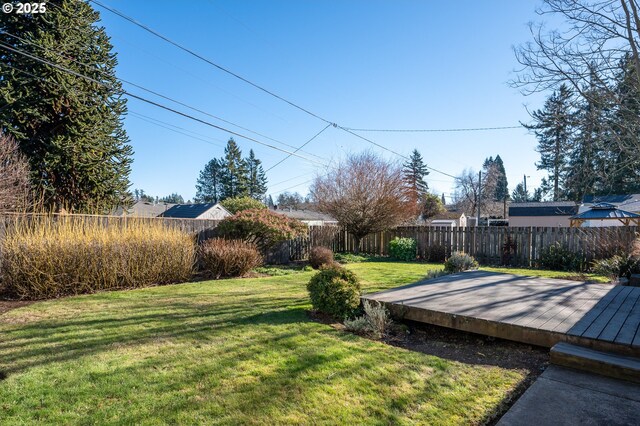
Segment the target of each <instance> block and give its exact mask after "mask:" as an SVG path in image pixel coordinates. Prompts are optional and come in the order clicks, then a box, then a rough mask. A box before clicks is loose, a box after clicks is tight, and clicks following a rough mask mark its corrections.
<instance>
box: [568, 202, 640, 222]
mask: <svg viewBox="0 0 640 426" xmlns="http://www.w3.org/2000/svg"><path fill="white" fill-rule="evenodd" d="M624 218H640V214H636V213H631V212H628V211H626V210H621V209H619V208H617V207H616V206H615V205H613V204H610V203H597V204H594V205H593V206H592V207H591V208H590V209H589V210H587V211H585V212H582V213H580V214H577V215H575V216H572V217H571V219H583V220H591V219H624Z"/></svg>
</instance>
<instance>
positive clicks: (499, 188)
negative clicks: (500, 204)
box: [493, 155, 509, 201]
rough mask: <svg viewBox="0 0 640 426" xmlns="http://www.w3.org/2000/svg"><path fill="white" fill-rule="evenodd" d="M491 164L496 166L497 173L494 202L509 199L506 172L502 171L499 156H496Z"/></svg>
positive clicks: (502, 167) (501, 162)
mask: <svg viewBox="0 0 640 426" xmlns="http://www.w3.org/2000/svg"><path fill="white" fill-rule="evenodd" d="M493 163H494V164H495V165H496V170H497V172H498V176H497V181H496V195H495V200H496V201H503V200H505V199H507V198H509V182H508V181H507V171H506V170H505V169H504V162H503V161H502V158H500V156H499V155H496V158H495V159H494V160H493Z"/></svg>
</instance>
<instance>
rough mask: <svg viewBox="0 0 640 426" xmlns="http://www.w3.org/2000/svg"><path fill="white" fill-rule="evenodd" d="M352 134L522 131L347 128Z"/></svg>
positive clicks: (487, 128)
mask: <svg viewBox="0 0 640 426" xmlns="http://www.w3.org/2000/svg"><path fill="white" fill-rule="evenodd" d="M346 129H348V130H352V131H354V132H388V133H436V132H480V131H488V130H508V129H522V126H499V127H471V128H460V129H356V128H353V127H347V128H346Z"/></svg>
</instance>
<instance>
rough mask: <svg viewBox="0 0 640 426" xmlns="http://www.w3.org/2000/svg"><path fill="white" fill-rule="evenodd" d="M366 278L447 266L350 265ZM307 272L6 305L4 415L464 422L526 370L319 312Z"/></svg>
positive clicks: (371, 283) (370, 285)
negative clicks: (426, 350)
mask: <svg viewBox="0 0 640 426" xmlns="http://www.w3.org/2000/svg"><path fill="white" fill-rule="evenodd" d="M349 267H350V268H352V269H353V270H354V271H355V272H356V274H357V275H358V276H360V277H361V279H362V281H363V284H364V289H365V291H373V290H379V289H383V288H389V287H393V286H396V285H401V284H406V283H410V282H413V281H416V280H418V279H420V278H421V277H423V276H424V275H425V274H426V273H427V271H428V270H429V269H432V268H440V267H441V266H436V265H428V264H419V263H392V262H380V263H374V262H370V263H360V264H352V265H349ZM311 275H312V273H311V272H299V273H292V274H289V275H283V276H275V277H267V278H255V279H253V278H252V279H236V280H223V281H207V282H198V283H188V284H181V285H173V286H164V287H155V288H148V289H142V290H134V291H121V292H111V293H100V294H95V295H88V296H80V297H71V298H66V299H61V300H54V301H47V302H40V303H36V304H33V305H30V306H27V307H23V308H19V309H15V310H13V311H10V312H8V313H5V314H3V315H1V316H0V371H2V372H4V373H6V378H5V379H4V380H0V424H3V425H4V424H33V423H64V424H69V423H75V424H115V423H117V424H162V423H179V424H196V423H221V424H318V423H325V424H326V423H331V424H469V423H477V422H479V421H481V420H482V419H483V418H485V417H486V416H488V415H490V413H492V412H493V411H494V410H496V407H498V406H499V404H500V402H501V401H502V400H503V399H504V398H505V396H506V395H507V394H508V393H509V392H510V391H512V390H513V389H514V388H515V387H516V386H517V385H518V383H519V382H520V381H521V380H522V379H523V378H524V376H525V375H526V374H527V371H523V370H509V369H503V368H499V367H494V366H478V365H466V364H462V363H458V362H454V361H449V360H445V359H440V358H437V357H434V356H429V355H425V354H422V353H418V352H411V351H407V350H404V349H400V348H396V347H392V346H389V345H386V344H383V343H379V342H375V341H371V340H368V339H365V338H362V337H358V336H355V335H352V334H349V333H346V332H342V331H338V330H335V329H334V328H332V327H331V326H328V325H324V324H320V323H316V322H313V321H310V320H309V319H308V317H307V314H306V310H307V309H309V307H310V306H309V303H308V297H307V294H306V289H305V284H306V282H307V281H308V280H309V278H310V277H311Z"/></svg>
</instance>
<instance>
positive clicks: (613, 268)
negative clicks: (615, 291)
mask: <svg viewBox="0 0 640 426" xmlns="http://www.w3.org/2000/svg"><path fill="white" fill-rule="evenodd" d="M591 269H592V271H593V272H595V273H596V274H598V275H603V276H605V277H609V278H610V279H611V281H615V280H616V279H617V278H620V277H625V278H630V277H631V274H636V273H638V272H640V260H639V259H638V258H636V257H634V256H633V255H630V254H627V255H621V254H618V255H615V256H611V257H610V258H608V259H601V260H597V261H595V262H593V265H592V267H591Z"/></svg>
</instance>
